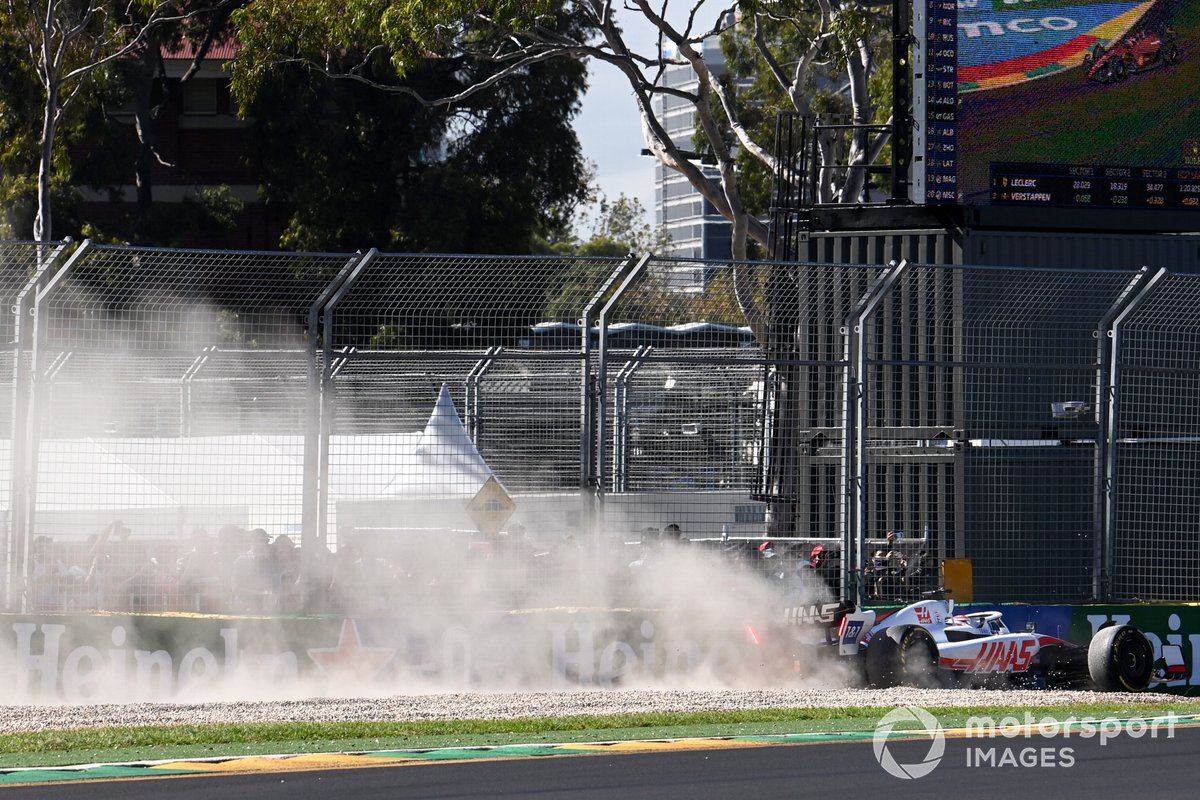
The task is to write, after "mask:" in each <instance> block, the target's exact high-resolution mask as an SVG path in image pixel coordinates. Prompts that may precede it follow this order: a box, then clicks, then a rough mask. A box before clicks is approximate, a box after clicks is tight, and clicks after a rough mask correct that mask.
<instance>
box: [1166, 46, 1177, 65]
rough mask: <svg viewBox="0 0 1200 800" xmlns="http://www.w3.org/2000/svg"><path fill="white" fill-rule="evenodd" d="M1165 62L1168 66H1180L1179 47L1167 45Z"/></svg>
mask: <svg viewBox="0 0 1200 800" xmlns="http://www.w3.org/2000/svg"><path fill="white" fill-rule="evenodd" d="M1163 60H1164V61H1166V62H1167V63H1168V64H1178V63H1179V46H1178V45H1174V44H1169V45H1167V46H1166V48H1164V49H1163Z"/></svg>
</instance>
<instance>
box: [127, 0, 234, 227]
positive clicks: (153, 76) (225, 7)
mask: <svg viewBox="0 0 1200 800" xmlns="http://www.w3.org/2000/svg"><path fill="white" fill-rule="evenodd" d="M247 2H249V0H191V1H190V2H189V0H183V2H182V3H181V4H180V7H186V9H187V10H188V11H190V12H191V14H192V16H190V18H188V19H183V20H180V21H179V22H178V23H176V24H172V25H166V24H161V25H153V26H151V25H148V22H149V20H145V19H143V20H141V24H143V25H146V28H145V35H144V36H143V37H142V41H141V44H140V45H139V46H138V47H137V48H135V49H134V50H133V51H131V53H130V55H131V56H132V57H133V60H132V61H131V62H130V63H129V65H128V66H129V67H130V69H129V70H128V72H129V73H130V74H129V76H128V77H129V79H130V80H129V83H130V85H131V86H132V91H133V111H134V113H133V126H134V133H135V134H136V137H137V155H136V156H135V158H134V185H135V187H136V189H137V218H136V221H135V223H134V232H135V233H137V234H138V238H140V239H145V238H146V237H148V236H149V237H155V236H157V234H158V231H154V230H153V228H154V224H153V221H152V220H153V204H154V165H155V164H156V163H158V164H166V162H165V161H164V160H163V158H162V156H161V155H160V154H159V152H158V149H157V147H156V140H155V128H156V126H157V123H158V120H159V118H160V117H161V116H162V113H163V110H164V109H166V108H169V107H170V104H171V102H172V101H173V99H174V98H175V96H176V95H178V94H179V92H181V91H182V90H183V88H184V87H185V86H186V85H187V84H188V83H189V82H190V81H191V80H192V79H193V78H194V77H195V76H196V75H197V74H198V73H199V72H200V68H201V66H202V65H203V63H204V61H205V60H206V59H207V58H208V54H209V52H210V50H211V48H212V46H213V45H214V44H217V43H219V42H221V41H223V40H225V39H227V38H228V37H229V36H230V35H231V34H232V30H231V28H230V25H229V17H230V15H231V14H232V13H233V11H234V10H235V9H237V8H240V7H241V6H243V5H245V4H246V3H247ZM133 11H134V12H135V13H136V11H137V9H136V8H134V9H133ZM184 41H189V42H191V43H192V44H193V47H192V48H191V51H192V59H191V62H190V63H189V64H188V67H187V69H186V70H185V71H184V73H183V75H182V76H180V77H179V79H178V80H175V81H168V80H166V66H165V63H164V61H163V47H164V46H167V47H170V48H174V49H178V48H179V47H180V46H181V45H182V44H183V42H184Z"/></svg>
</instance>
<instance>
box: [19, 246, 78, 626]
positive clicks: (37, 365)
mask: <svg viewBox="0 0 1200 800" xmlns="http://www.w3.org/2000/svg"><path fill="white" fill-rule="evenodd" d="M91 247H92V240H91V239H84V240H83V241H82V242H80V243H79V247H78V248H77V249H76V250H75V252H74V253H72V254H71V257H70V258H69V259H67V262H66V263H65V264H63V266H62V268H61V269H59V270H58V271H57V272H55V273H54V274H53V275H49V276H48V279H40V278H42V277H43V276H46V275H48V273H42V275H41V276H37V277H35V279H34V281H33V282H31V283H30V288H33V289H34V297H33V309H32V311H33V331H32V336H31V337H30V345H31V349H30V356H29V381H28V388H27V390H26V395H27V401H28V402H27V403H26V404H25V407H26V411H25V412H23V413H24V425H25V430H24V431H22V436H21V442H20V447H21V448H22V453H21V456H20V458H19V459H18V458H17V456H16V452H15V450H16V448H17V446H18V442H17V440H16V439H14V440H13V447H14V457H13V464H12V469H13V475H14V479H15V480H20V481H21V484H22V485H21V487H20V489H21V491H20V494H18V493H17V492H16V491H15V489H16V487H15V486H14V492H13V539H14V541H15V544H16V547H17V561H18V564H19V567H20V571H21V579H22V582H23V584H24V587H25V588H23V589H22V593H21V610H22V611H28V610H29V593H28V591H27V589H28V586H29V579H30V566H31V565H30V561H29V559H30V546H31V542H32V541H33V534H34V529H35V525H36V512H37V480H38V443H39V441H40V439H41V431H42V413H41V412H42V409H43V407H44V406H45V403H44V398H43V397H42V389H43V387H44V386H45V381H43V380H42V378H43V370H44V366H43V363H42V362H43V359H44V358H45V354H46V346H45V345H46V336H47V325H48V322H49V317H48V315H47V314H46V303H47V302H48V299H49V298H50V297H51V296H52V295H53V294H54V291H55V289H56V288H58V286H59V284H60V283H61V282H62V281H63V279H64V278H66V277H67V275H69V274H70V272H71V270H72V269H73V268H74V267H75V265H76V264H78V263H79V261H80V260H81V259H83V257H84V256H85V255H86V254H87V253H88V251H89V250H91ZM23 294H24V293H23ZM27 302H28V298H27V297H26V298H25V299H24V300H22V301H21V302H20V303H19V305H21V306H22V307H25V308H27V306H26V305H25V303H27ZM18 474H20V478H19V479H18V478H16V476H17V475H18ZM18 509H19V510H18Z"/></svg>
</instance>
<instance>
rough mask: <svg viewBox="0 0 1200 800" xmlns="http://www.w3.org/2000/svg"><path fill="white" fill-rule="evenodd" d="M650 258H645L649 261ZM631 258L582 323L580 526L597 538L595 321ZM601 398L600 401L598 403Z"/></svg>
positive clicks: (600, 403) (599, 498) (591, 303)
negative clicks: (593, 346) (593, 337)
mask: <svg viewBox="0 0 1200 800" xmlns="http://www.w3.org/2000/svg"><path fill="white" fill-rule="evenodd" d="M648 257H649V255H647V256H646V258H648ZM635 263H637V262H635V260H634V258H633V256H632V254H631V255H630V256H629V257H628V258H626V259H625V260H624V261H622V262H621V263H620V264H619V265H618V266H617V268H616V269H615V270H613V271H612V273H611V274H609V276H608V278H606V279H605V281H604V283H603V285H601V286H600V288H599V289H597V290H596V293H595V294H593V295H592V297H591V299H590V300H588V302H587V304H586V305H584V307H583V315H582V316H581V317H580V319H579V325H580V328H581V329H582V330H581V335H582V340H581V342H580V357H581V359H582V362H583V363H582V376H581V386H580V426H579V439H580V441H579V494H580V503H581V505H582V519H581V523H582V526H583V529H584V530H585V531H587V532H588V534H589V536H591V537H592V538H596V536H595V534H596V531H594V530H593V527H594V525H595V516H596V511H597V509H596V504H597V503H599V502H602V500H603V496H602V493H601V492H600V490H599V489H598V488H597V487H598V479H597V473H596V461H597V459H598V458H600V457H601V456H600V455H599V454H600V453H602V452H603V446H604V445H603V440H600V442H599V444H598V443H597V438H596V437H597V431H598V430H599V426H598V425H597V424H596V411H597V409H600V411H601V413H600V418H601V419H603V418H604V413H603V406H604V396H603V394H597V377H596V375H594V374H593V373H592V320H593V319H595V317H596V309H597V308H598V307H599V306H600V304H601V303H603V302H604V298H605V296H606V295H607V294H608V292H609V291H610V290H611V289H612V287H613V286H614V285H615V284H616V283H617V281H619V280H621V278H622V277H623V276H624V275H625V274H626V273H627V272H628V271H629V270H630V269H632V268H633V267H634V265H635ZM597 398H599V399H597Z"/></svg>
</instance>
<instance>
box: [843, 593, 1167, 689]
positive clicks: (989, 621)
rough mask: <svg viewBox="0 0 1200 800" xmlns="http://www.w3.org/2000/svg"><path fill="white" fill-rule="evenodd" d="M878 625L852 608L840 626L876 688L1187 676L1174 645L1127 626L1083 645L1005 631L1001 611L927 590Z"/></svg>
mask: <svg viewBox="0 0 1200 800" xmlns="http://www.w3.org/2000/svg"><path fill="white" fill-rule="evenodd" d="M930 594H931V595H933V596H932V597H931V598H929V599H925V600H922V601H920V602H918V603H914V604H912V605H910V606H906V607H904V608H902V609H900V610H899V611H897V612H896V613H894V614H891V615H889V616H888V617H886V618H884V619H883V620H881V621H880V622H878V623H876V621H875V620H876V614H875V612H874V611H862V610H859V611H853V612H850V613H847V614H846V615H845V616H844V617H842V619H841V621H840V623H839V625H838V637H837V646H838V651H839V654H840V655H842V656H857V657H860V658H862V660H863V667H864V671H865V673H866V679H867V683H868V684H870V685H871V686H875V687H889V686H895V685H897V684H907V685H915V686H926V687H934V686H977V685H982V686H991V685H998V684H1009V685H1012V684H1016V685H1019V686H1025V687H1029V688H1095V689H1098V690H1100V691H1106V692H1139V691H1142V690H1144V689H1146V688H1147V687H1148V686H1150V684H1151V683H1154V682H1158V681H1168V680H1174V679H1177V678H1179V677H1181V676H1182V675H1184V674H1185V672H1186V669H1185V665H1184V661H1183V653H1182V650H1181V648H1180V647H1179V646H1178V645H1163V646H1162V657H1161V658H1160V659H1159V660H1158V661H1155V658H1154V648H1153V647H1152V646H1151V644H1150V642H1149V640H1148V639H1147V638H1146V636H1145V635H1144V634H1143V633H1142V632H1141V631H1139V630H1138V629H1137V628H1135V627H1133V626H1132V625H1109V626H1107V627H1103V628H1101V629H1100V630H1099V631H1097V632H1096V635H1095V636H1093V637H1092V641H1091V642H1090V643H1089V644H1088V645H1087V646H1086V647H1084V646H1082V645H1077V644H1072V643H1071V642H1068V641H1065V640H1063V639H1060V638H1058V637H1055V636H1049V635H1047V634H1044V633H1037V632H1036V631H1032V630H1030V631H1010V630H1009V629H1008V627H1007V626H1005V624H1004V618H1003V615H1002V613H1001V612H999V611H977V612H972V613H967V614H956V613H955V609H954V601H953V600H946V599H944V598H943V594H942V593H941V592H932V593H930Z"/></svg>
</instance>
